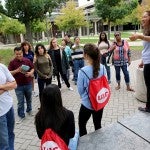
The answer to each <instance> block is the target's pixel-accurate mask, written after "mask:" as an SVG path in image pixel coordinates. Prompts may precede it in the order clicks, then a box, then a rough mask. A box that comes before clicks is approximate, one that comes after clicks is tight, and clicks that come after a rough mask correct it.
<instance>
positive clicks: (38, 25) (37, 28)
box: [31, 20, 46, 33]
mask: <svg viewBox="0 0 150 150" xmlns="http://www.w3.org/2000/svg"><path fill="white" fill-rule="evenodd" d="M31 29H32V32H34V33H38V32H42V31H46V23H45V22H42V21H40V20H35V21H33V22H32V26H31Z"/></svg>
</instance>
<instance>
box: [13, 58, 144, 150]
mask: <svg viewBox="0 0 150 150" xmlns="http://www.w3.org/2000/svg"><path fill="white" fill-rule="evenodd" d="M139 61H140V60H136V61H133V62H132V64H131V65H130V66H129V73H130V79H131V86H132V87H133V88H134V89H135V84H136V74H135V73H136V68H137V66H138V63H139ZM111 76H112V78H111V81H112V82H111V84H110V86H111V93H112V94H111V98H110V101H109V103H108V104H107V105H106V107H105V109H104V114H103V119H102V127H104V126H107V125H109V124H111V123H113V122H116V121H117V120H118V119H121V118H125V117H127V116H131V115H133V114H135V113H136V112H138V110H137V108H138V106H144V105H145V104H144V103H142V102H139V101H138V100H137V99H136V98H135V97H134V92H128V91H126V86H125V83H124V77H123V74H122V81H121V89H120V90H118V91H116V90H115V86H116V82H115V73H114V67H113V66H111ZM53 83H56V84H57V82H56V81H53ZM70 83H71V86H72V87H73V88H74V91H69V90H68V89H67V87H66V86H65V84H63V85H62V91H61V92H62V97H63V104H64V106H65V107H66V108H68V109H70V110H72V111H73V112H74V115H75V123H76V128H78V113H79V108H80V97H79V94H78V92H77V88H76V86H75V85H74V83H73V82H72V81H70ZM35 90H36V92H38V86H37V83H35ZM11 94H12V96H13V98H14V108H15V115H16V120H17V118H18V117H17V110H16V108H17V100H16V96H15V93H14V91H11ZM38 107H39V99H38V97H33V113H34V114H36V113H37V111H38ZM87 130H88V133H89V132H93V131H94V127H93V123H92V119H90V120H89V121H88V124H87ZM39 146H40V140H39V139H38V137H37V134H36V131H35V126H34V116H28V115H26V119H25V120H24V121H23V122H22V123H21V124H15V150H39V149H40V148H39Z"/></svg>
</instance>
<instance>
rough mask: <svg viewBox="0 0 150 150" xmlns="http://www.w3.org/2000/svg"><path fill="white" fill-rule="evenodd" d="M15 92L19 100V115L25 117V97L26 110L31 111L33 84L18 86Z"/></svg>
mask: <svg viewBox="0 0 150 150" xmlns="http://www.w3.org/2000/svg"><path fill="white" fill-rule="evenodd" d="M15 93H16V96H17V100H18V116H19V117H21V118H24V117H25V112H24V109H25V108H24V102H25V99H26V104H27V109H26V112H30V111H31V110H32V84H28V85H22V86H17V88H16V89H15Z"/></svg>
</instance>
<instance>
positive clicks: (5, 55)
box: [0, 42, 143, 65]
mask: <svg viewBox="0 0 150 150" xmlns="http://www.w3.org/2000/svg"><path fill="white" fill-rule="evenodd" d="M85 43H86V42H85ZM130 48H131V50H142V49H143V47H142V46H131V47H130ZM13 57H14V52H13V49H1V50H0V61H1V62H2V63H3V64H5V65H8V64H9V62H10V60H12V59H13Z"/></svg>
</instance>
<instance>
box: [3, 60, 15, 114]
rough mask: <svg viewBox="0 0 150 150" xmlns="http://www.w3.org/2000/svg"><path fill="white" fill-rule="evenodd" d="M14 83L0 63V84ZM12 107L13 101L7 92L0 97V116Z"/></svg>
mask: <svg viewBox="0 0 150 150" xmlns="http://www.w3.org/2000/svg"><path fill="white" fill-rule="evenodd" d="M12 81H15V79H14V77H13V76H12V75H11V73H10V72H9V70H8V69H7V67H6V66H5V65H3V64H1V63H0V84H5V83H6V82H12ZM12 105H13V99H12V97H11V96H10V93H9V91H6V92H4V93H3V94H1V95H0V116H3V115H4V114H6V113H7V112H8V111H9V109H10V108H11V107H12Z"/></svg>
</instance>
